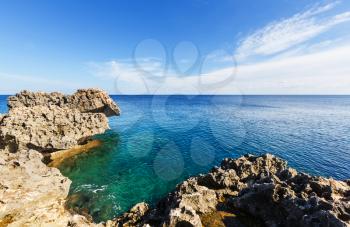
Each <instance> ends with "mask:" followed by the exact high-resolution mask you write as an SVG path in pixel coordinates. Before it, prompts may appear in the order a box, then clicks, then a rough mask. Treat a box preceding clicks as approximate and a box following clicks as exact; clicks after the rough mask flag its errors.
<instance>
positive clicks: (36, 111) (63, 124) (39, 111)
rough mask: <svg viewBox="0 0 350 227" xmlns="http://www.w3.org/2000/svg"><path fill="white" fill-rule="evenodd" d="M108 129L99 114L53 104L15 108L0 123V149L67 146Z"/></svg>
mask: <svg viewBox="0 0 350 227" xmlns="http://www.w3.org/2000/svg"><path fill="white" fill-rule="evenodd" d="M108 128H109V127H108V119H107V117H106V116H105V115H104V114H102V113H81V112H80V111H79V110H77V109H69V108H67V107H63V108H61V107H58V106H54V105H50V106H33V107H17V108H14V109H11V110H10V112H9V114H7V115H5V116H4V118H3V120H2V121H1V123H0V148H4V147H8V148H9V149H10V150H11V151H12V152H15V151H17V150H18V149H35V150H38V151H56V150H63V149H69V148H71V147H73V146H75V145H79V144H82V143H84V142H85V141H86V139H87V138H89V137H91V136H92V135H95V134H100V133H103V132H104V131H105V130H106V129H108Z"/></svg>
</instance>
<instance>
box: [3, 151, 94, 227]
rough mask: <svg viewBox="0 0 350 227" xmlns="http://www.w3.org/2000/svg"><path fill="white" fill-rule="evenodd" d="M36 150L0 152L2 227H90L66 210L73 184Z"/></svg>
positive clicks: (87, 223)
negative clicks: (65, 206) (67, 199)
mask: <svg viewBox="0 0 350 227" xmlns="http://www.w3.org/2000/svg"><path fill="white" fill-rule="evenodd" d="M41 159H42V155H41V154H40V153H39V152H38V151H34V150H21V151H19V152H16V153H12V152H8V151H6V150H0V173H1V178H0V226H68V224H73V223H75V224H77V225H78V226H89V225H90V224H89V222H88V220H86V218H85V217H83V216H80V215H72V214H70V213H69V212H68V211H66V209H65V208H64V202H65V198H66V196H67V194H68V191H69V186H70V184H71V182H70V180H69V179H68V178H66V177H64V176H62V175H61V173H60V172H59V170H58V169H56V168H49V167H47V166H46V165H45V164H44V163H42V161H41Z"/></svg>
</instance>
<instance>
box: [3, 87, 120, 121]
mask: <svg viewBox="0 0 350 227" xmlns="http://www.w3.org/2000/svg"><path fill="white" fill-rule="evenodd" d="M48 105H55V106H59V107H68V108H69V109H78V110H79V111H80V112H82V113H104V114H105V115H106V116H107V117H110V116H119V114H120V109H119V107H118V105H117V104H116V103H115V102H114V101H113V100H112V99H111V98H110V97H109V96H108V94H107V93H106V92H104V91H102V90H100V89H80V90H78V91H77V92H76V93H74V94H73V95H64V94H62V93H58V92H53V93H43V92H30V91H22V92H20V93H19V94H16V95H15V96H11V97H9V99H8V107H9V109H14V108H17V107H33V106H48Z"/></svg>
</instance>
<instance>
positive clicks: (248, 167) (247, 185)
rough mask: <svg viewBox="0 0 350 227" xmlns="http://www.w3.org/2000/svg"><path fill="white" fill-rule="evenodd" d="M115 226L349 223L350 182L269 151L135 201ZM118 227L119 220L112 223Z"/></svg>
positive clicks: (231, 161) (229, 161)
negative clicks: (153, 202)
mask: <svg viewBox="0 0 350 227" xmlns="http://www.w3.org/2000/svg"><path fill="white" fill-rule="evenodd" d="M116 223H119V226H147V225H150V226H195V227H201V226H349V225H350V181H349V180H348V181H344V182H343V181H336V180H333V179H326V178H323V177H313V176H310V175H307V174H304V173H298V172H297V171H296V170H295V169H292V168H289V167H288V166H287V162H286V161H283V160H281V159H279V158H277V157H275V156H273V155H270V154H266V155H263V156H260V157H256V156H251V155H246V156H243V157H240V158H238V159H229V158H228V159H225V160H223V162H222V163H221V166H220V167H215V168H213V169H212V171H211V172H209V173H208V174H205V175H199V176H197V177H192V178H190V179H188V180H186V181H184V182H183V183H181V184H179V185H178V186H177V188H176V190H175V191H174V192H172V193H170V194H169V195H168V196H167V197H166V198H164V199H163V200H161V201H160V202H159V203H158V205H157V206H156V208H154V209H150V208H149V206H148V205H147V204H145V203H140V204H137V205H136V206H135V207H133V208H132V209H131V210H130V212H128V213H126V214H124V215H123V216H121V217H119V218H116V219H115V220H114V221H111V222H110V224H111V225H115V224H116ZM117 226H118V225H117Z"/></svg>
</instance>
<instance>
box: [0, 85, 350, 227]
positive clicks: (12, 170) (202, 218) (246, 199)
mask: <svg viewBox="0 0 350 227" xmlns="http://www.w3.org/2000/svg"><path fill="white" fill-rule="evenodd" d="M119 113H120V111H119V108H118V106H117V105H116V104H115V103H113V101H112V100H111V99H110V98H109V97H108V96H107V95H106V94H105V93H104V92H103V91H100V90H96V89H90V90H79V91H78V92H77V93H75V94H74V95H72V96H66V95H63V94H60V93H51V94H47V93H32V92H27V91H24V92H21V93H20V94H17V95H16V96H13V97H10V98H9V113H8V114H5V115H0V173H1V178H0V226H108V227H111V226H118V227H119V226H143V227H148V226H163V227H165V226H170V227H178V226H195V227H202V226H215V227H218V226H327V227H328V226H342V227H343V226H349V225H350V180H348V181H336V180H333V179H326V178H323V177H313V176H310V175H307V174H304V173H298V172H297V171H296V170H294V169H292V168H289V167H288V166H287V163H286V162H285V161H283V160H281V159H279V158H277V157H275V156H273V155H269V154H267V155H263V156H260V157H256V156H251V155H246V156H243V157H240V158H238V159H225V160H223V162H222V163H221V166H220V167H215V168H213V169H212V171H210V172H209V173H208V174H204V175H199V176H197V177H192V178H189V179H188V180H186V181H184V182H183V183H181V184H179V185H178V186H177V187H176V189H175V190H174V191H173V192H172V193H170V194H169V195H168V196H167V197H165V198H164V199H162V200H161V201H159V203H158V204H157V206H156V207H155V208H150V207H149V206H148V205H147V204H146V203H140V204H136V205H135V206H134V207H133V208H132V209H131V210H130V211H129V212H127V213H125V214H124V215H122V216H120V217H117V218H115V219H114V220H111V221H107V222H106V223H100V224H95V223H92V222H91V220H89V219H88V218H86V217H83V216H81V215H77V214H71V213H70V212H69V211H67V209H65V207H64V202H65V199H66V197H67V195H68V191H69V186H70V183H71V182H70V180H69V179H68V178H66V177H64V176H62V174H61V173H60V172H59V170H57V169H55V168H50V167H48V166H46V165H45V164H44V163H43V162H42V160H43V155H42V152H51V151H55V150H62V149H69V148H72V147H74V146H75V145H77V144H81V143H83V142H85V141H86V139H87V138H88V137H90V136H92V135H94V134H97V133H102V132H104V130H106V129H107V128H108V121H107V116H111V115H119ZM61 152H64V153H65V152H67V151H61Z"/></svg>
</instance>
